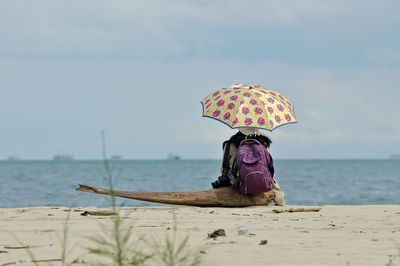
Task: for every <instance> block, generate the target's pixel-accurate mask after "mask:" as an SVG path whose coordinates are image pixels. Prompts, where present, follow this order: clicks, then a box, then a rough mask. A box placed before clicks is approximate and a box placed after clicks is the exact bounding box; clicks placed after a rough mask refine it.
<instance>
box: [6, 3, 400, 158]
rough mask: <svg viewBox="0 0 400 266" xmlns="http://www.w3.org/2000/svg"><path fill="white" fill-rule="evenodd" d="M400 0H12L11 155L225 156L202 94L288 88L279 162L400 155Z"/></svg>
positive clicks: (277, 133)
mask: <svg viewBox="0 0 400 266" xmlns="http://www.w3.org/2000/svg"><path fill="white" fill-rule="evenodd" d="M399 12H400V2H399V1H396V0H393V1H390V0H387V1H386V0H383V1H369V0H348V1H344V0H343V1H337V0H332V1H331V0H324V1H321V0H302V1H295V0H293V1H268V0H266V1H255V0H249V1H240V0H226V1H224V0H223V1H192V0H170V1H162V0H158V1H157V0H146V1H143V0H141V1H139V0H129V1H128V0H96V1H94V0H87V1H80V0H71V1H53V0H38V1H29V0H25V1H24V0H1V1H0V122H1V129H0V159H7V158H8V157H9V156H12V155H14V156H19V157H20V158H22V159H51V158H52V156H53V155H54V154H61V153H63V154H72V155H74V157H75V158H76V159H100V158H101V157H102V142H101V133H100V132H101V130H104V132H105V136H106V147H107V154H109V155H121V156H123V157H124V158H126V159H165V158H166V157H167V154H169V153H173V154H177V155H180V156H181V157H182V158H183V159H220V158H221V157H222V150H221V143H222V142H223V141H224V140H225V139H227V138H229V136H231V135H232V134H234V133H235V132H236V130H232V129H230V128H229V127H227V126H226V125H224V124H223V123H220V122H217V121H215V120H213V119H209V118H203V117H202V107H201V104H200V101H201V100H202V99H203V98H204V97H206V96H207V95H208V94H209V93H210V92H212V91H214V90H216V89H219V88H223V87H227V86H230V85H232V84H235V83H243V84H260V85H262V86H263V87H265V88H268V89H272V90H276V91H278V92H280V93H282V94H283V95H285V96H286V97H287V98H288V99H289V100H290V101H291V102H292V104H293V105H294V106H295V115H296V119H297V121H298V123H296V124H289V125H286V126H282V127H279V128H277V129H276V130H274V131H272V132H269V131H263V132H262V133H263V134H266V135H267V136H269V137H270V138H271V139H272V141H273V144H272V146H271V150H270V152H271V154H272V156H273V157H274V158H277V159H331V158H332V159H340V158H367V159H369V158H389V156H390V155H391V154H395V153H400V104H399V102H400V34H399V29H400V16H399V15H398V14H399Z"/></svg>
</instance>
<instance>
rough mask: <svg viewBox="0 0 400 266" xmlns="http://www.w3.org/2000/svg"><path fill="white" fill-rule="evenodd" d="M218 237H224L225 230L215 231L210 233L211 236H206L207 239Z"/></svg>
mask: <svg viewBox="0 0 400 266" xmlns="http://www.w3.org/2000/svg"><path fill="white" fill-rule="evenodd" d="M219 236H226V234H225V230H224V229H217V230H215V231H214V232H212V233H211V234H208V238H214V239H215V238H217V237H219Z"/></svg>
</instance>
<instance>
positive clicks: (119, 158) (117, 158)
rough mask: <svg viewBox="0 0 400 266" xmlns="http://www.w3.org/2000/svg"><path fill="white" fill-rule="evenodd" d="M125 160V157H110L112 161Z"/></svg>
mask: <svg viewBox="0 0 400 266" xmlns="http://www.w3.org/2000/svg"><path fill="white" fill-rule="evenodd" d="M123 159H124V157H122V156H121V155H113V156H111V157H110V160H112V161H122V160H123Z"/></svg>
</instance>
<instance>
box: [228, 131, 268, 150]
mask: <svg viewBox="0 0 400 266" xmlns="http://www.w3.org/2000/svg"><path fill="white" fill-rule="evenodd" d="M238 130H239V132H238V133H236V134H235V135H233V136H232V137H231V139H230V140H231V141H232V142H233V143H234V144H235V145H236V146H237V147H238V146H239V144H240V142H241V141H242V140H244V139H248V138H251V139H256V140H257V141H259V142H260V143H261V144H263V145H264V146H265V147H266V148H268V149H269V147H270V146H271V143H272V141H271V139H270V138H268V137H267V136H264V135H261V134H260V130H259V129H258V128H250V127H247V128H239V129H238Z"/></svg>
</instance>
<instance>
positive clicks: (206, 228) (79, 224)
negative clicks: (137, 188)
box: [0, 205, 400, 265]
mask: <svg viewBox="0 0 400 266" xmlns="http://www.w3.org/2000/svg"><path fill="white" fill-rule="evenodd" d="M291 207H295V206H286V207H284V208H286V209H287V208H291ZM280 208H282V207H275V206H268V207H251V208H196V207H173V206H167V207H140V208H124V209H123V211H122V212H121V215H122V217H124V219H123V221H124V223H125V227H124V228H127V227H132V229H133V230H134V232H135V235H136V236H141V235H143V236H144V237H145V238H146V239H158V240H159V241H160V243H161V242H162V241H163V240H164V239H165V237H166V234H168V233H171V232H172V231H173V229H172V228H173V224H174V222H173V213H175V214H176V215H175V217H176V224H177V234H178V241H180V240H181V239H182V238H183V237H184V236H186V235H189V245H188V246H190V247H200V248H203V249H204V250H205V253H201V254H202V256H201V258H202V261H203V264H202V265H385V264H387V263H389V258H390V257H389V255H396V254H399V253H400V250H398V248H400V206H399V205H376V206H322V209H321V211H320V212H312V213H305V212H303V213H280V214H277V213H273V212H272V210H273V209H280ZM65 209H68V208H65V207H59V208H50V207H34V208H20V209H0V265H3V264H5V263H11V262H25V263H22V264H20V265H31V264H30V263H26V262H30V261H31V258H30V257H29V255H28V253H27V252H26V250H25V249H10V248H9V247H18V246H23V245H29V246H30V247H31V251H32V253H33V254H34V256H35V259H37V260H44V259H59V258H60V253H61V246H60V239H61V238H62V235H63V227H64V223H65V219H66V216H67V212H65V211H64V210H65ZM80 209H81V210H89V211H99V210H105V209H97V208H95V207H85V208H80ZM80 213H81V212H72V215H71V217H70V220H69V234H68V235H69V238H70V239H69V241H68V246H69V247H72V246H74V247H75V248H74V250H73V251H72V253H69V254H68V258H67V259H68V260H70V261H71V260H73V259H74V258H77V257H78V256H79V255H82V256H81V257H80V258H79V260H80V261H86V262H93V261H94V260H95V259H96V258H98V257H94V256H93V255H87V253H88V252H87V251H86V249H85V247H89V246H90V247H95V245H94V244H93V243H91V242H90V241H89V240H88V239H87V237H88V236H93V235H96V234H97V235H98V234H99V232H100V231H101V230H104V229H101V225H105V227H106V228H107V229H110V230H111V228H112V221H113V219H114V218H110V217H103V216H81V215H80ZM241 225H243V226H245V227H247V228H248V231H249V233H251V234H250V235H239V234H238V233H237V228H238V227H239V226H241ZM218 228H223V229H224V230H225V231H226V235H227V236H226V237H219V238H217V239H216V240H213V239H208V238H207V233H211V232H212V231H214V230H215V229H218ZM253 234H254V235H253ZM15 237H16V238H18V239H19V240H20V241H21V242H22V243H21V242H19V241H17V240H16V239H15ZM261 240H267V241H268V243H267V244H266V245H259V243H260V241H261ZM393 262H394V264H393V265H400V258H399V257H394V259H393ZM51 264H55V265H57V262H51ZM59 264H60V263H58V265H59ZM41 265H42V264H41ZM43 265H45V264H43ZM153 265H154V264H153Z"/></svg>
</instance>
